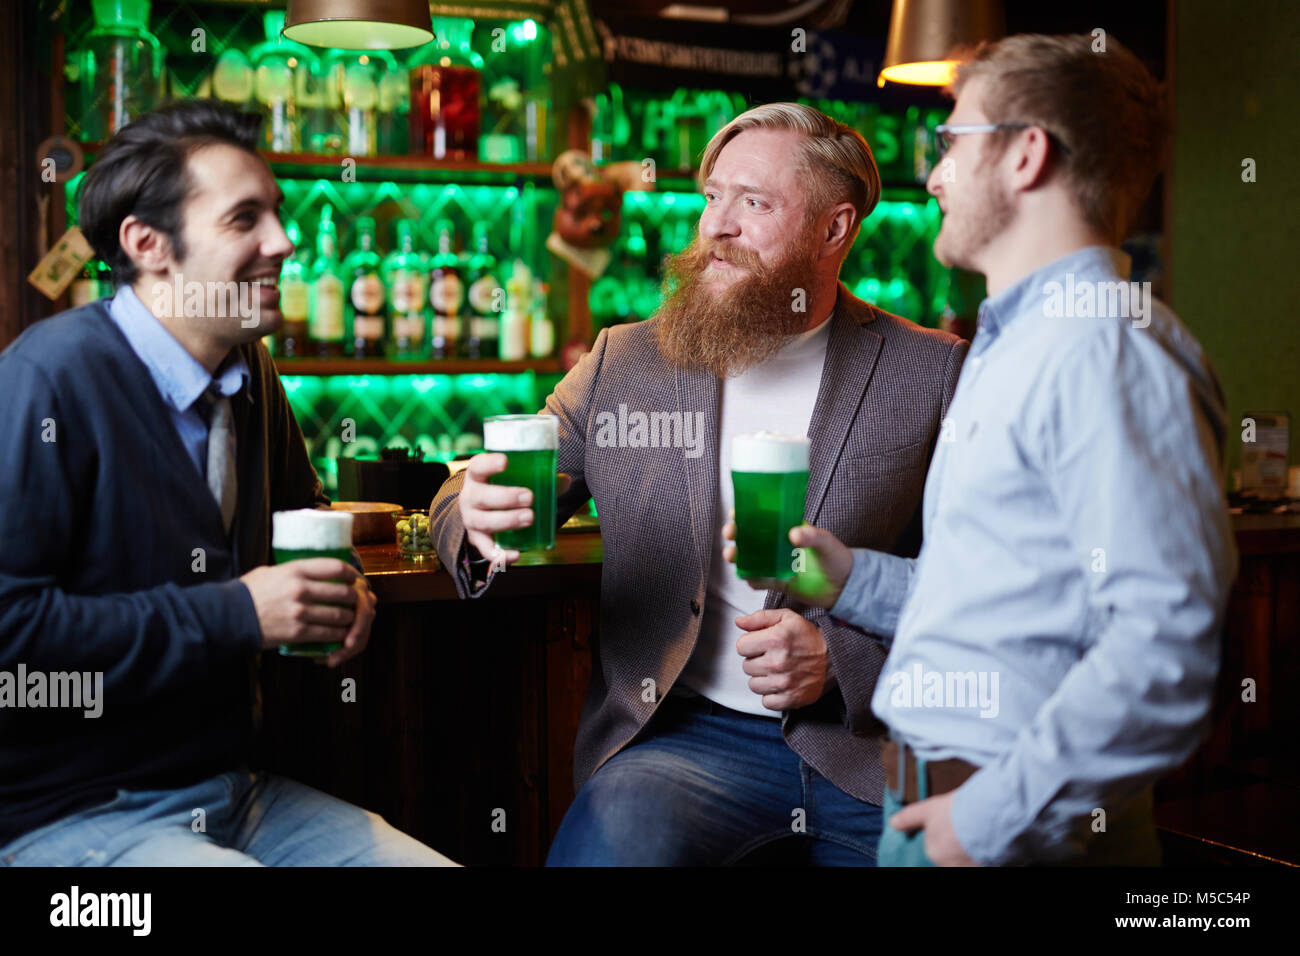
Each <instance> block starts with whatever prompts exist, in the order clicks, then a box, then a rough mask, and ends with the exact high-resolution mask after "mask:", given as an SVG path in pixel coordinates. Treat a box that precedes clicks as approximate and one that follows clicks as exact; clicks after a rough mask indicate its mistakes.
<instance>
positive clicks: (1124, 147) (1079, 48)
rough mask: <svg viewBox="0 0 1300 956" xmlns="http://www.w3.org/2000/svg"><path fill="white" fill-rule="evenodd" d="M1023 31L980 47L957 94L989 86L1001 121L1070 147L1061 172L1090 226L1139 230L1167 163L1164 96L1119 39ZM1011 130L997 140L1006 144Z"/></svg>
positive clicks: (985, 97)
mask: <svg viewBox="0 0 1300 956" xmlns="http://www.w3.org/2000/svg"><path fill="white" fill-rule="evenodd" d="M1095 46H1097V41H1096V40H1094V38H1093V37H1092V36H1091V35H1088V34H1077V35H1070V36H1043V35H1041V34H1021V35H1017V36H1009V37H1006V38H1004V39H1002V40H998V41H997V42H995V43H984V44H981V45H980V46H979V47H977V48H976V49H975V50H974V52H973V53H972V54H970V55H969V58H968V59H966V60H965V62H963V63H961V64H960V65H959V66H958V67H957V73H956V77H955V79H954V80H953V84H952V93H953V95H954V96H956V95H957V94H959V93H960V92H961V90H962V88H963V87H964V86H965V85H966V84H967V83H969V82H970V81H971V80H975V79H979V80H982V81H983V82H984V83H985V84H986V85H985V88H984V90H983V91H982V96H981V102H980V104H979V105H980V107H981V109H982V110H983V112H984V115H985V116H987V117H988V119H989V122H992V123H1026V124H1028V125H1030V126H1039V127H1042V128H1043V129H1044V130H1046V131H1047V132H1048V133H1049V134H1051V137H1052V138H1054V139H1055V140H1056V141H1057V145H1059V146H1064V147H1065V148H1064V149H1063V150H1059V149H1058V150H1057V154H1058V162H1059V163H1060V169H1061V171H1062V173H1063V174H1064V176H1065V180H1066V182H1067V183H1068V184H1069V187H1070V191H1071V193H1072V195H1073V198H1074V201H1075V204H1076V205H1077V206H1078V207H1079V211H1080V213H1082V214H1083V217H1084V219H1085V220H1086V221H1087V222H1088V224H1089V225H1090V226H1092V227H1093V228H1094V229H1096V230H1098V231H1099V232H1101V233H1102V234H1103V235H1107V236H1110V237H1111V238H1112V239H1113V240H1114V241H1116V242H1118V241H1119V240H1120V239H1122V238H1124V235H1125V234H1126V232H1127V230H1128V229H1129V228H1131V226H1132V225H1133V223H1134V221H1135V220H1136V218H1137V215H1138V213H1139V211H1140V210H1141V207H1142V202H1143V200H1144V199H1145V198H1146V196H1147V193H1148V192H1150V190H1151V185H1152V183H1154V182H1155V178H1156V175H1157V174H1158V173H1159V171H1160V169H1161V167H1162V166H1163V165H1164V161H1165V150H1166V148H1167V144H1168V139H1169V127H1170V123H1169V119H1168V116H1167V114H1166V111H1165V102H1164V97H1163V91H1162V89H1161V87H1160V84H1158V83H1157V82H1156V80H1155V78H1154V77H1153V76H1152V75H1151V74H1150V73H1149V72H1148V71H1147V69H1146V67H1144V66H1143V65H1142V63H1141V61H1140V60H1138V58H1137V57H1136V56H1134V55H1133V54H1132V53H1130V52H1129V51H1128V50H1127V49H1125V48H1124V47H1123V46H1121V45H1120V43H1119V42H1118V41H1116V40H1115V39H1114V38H1113V37H1110V36H1107V37H1105V39H1104V47H1103V48H1102V49H1104V52H1102V51H1101V50H1094V47H1095ZM1011 135H1014V134H1013V133H1012V134H1008V133H1004V134H1002V135H1001V136H999V137H997V138H995V139H994V143H995V144H999V143H1000V144H1005V143H1006V142H1008V141H1009V139H1010V136H1011Z"/></svg>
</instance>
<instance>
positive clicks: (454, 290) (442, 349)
mask: <svg viewBox="0 0 1300 956" xmlns="http://www.w3.org/2000/svg"><path fill="white" fill-rule="evenodd" d="M437 232H438V252H437V254H436V255H434V257H433V261H432V262H431V263H430V269H429V305H430V306H432V308H433V330H432V331H433V335H432V337H431V341H430V354H431V355H432V356H433V357H434V358H440V359H441V358H455V357H456V338H457V336H458V335H459V334H460V320H461V312H462V310H463V308H464V303H465V282H464V279H463V275H462V268H461V263H460V257H459V256H457V255H456V252H455V248H456V233H455V229H454V227H453V226H452V224H451V220H449V219H442V220H439V222H438V226H437Z"/></svg>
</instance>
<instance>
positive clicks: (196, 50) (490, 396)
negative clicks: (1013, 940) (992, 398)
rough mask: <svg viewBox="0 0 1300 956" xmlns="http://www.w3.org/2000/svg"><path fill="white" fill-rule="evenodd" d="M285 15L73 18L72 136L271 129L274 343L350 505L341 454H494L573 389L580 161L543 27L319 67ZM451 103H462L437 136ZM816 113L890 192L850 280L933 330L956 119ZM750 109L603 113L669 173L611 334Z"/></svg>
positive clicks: (628, 217) (646, 200)
mask: <svg viewBox="0 0 1300 956" xmlns="http://www.w3.org/2000/svg"><path fill="white" fill-rule="evenodd" d="M92 14H93V16H92ZM282 17H283V11H282V10H278V11H277V10H268V9H267V8H266V7H265V6H257V7H250V6H237V5H230V4H221V3H205V2H162V0H158V2H154V3H152V4H150V3H147V2H144V0H70V2H69V16H68V17H67V18H66V21H65V22H66V23H67V28H66V32H65V36H64V43H65V49H66V50H67V51H69V52H68V53H67V55H66V69H65V72H66V77H67V83H66V85H65V103H66V105H67V133H68V135H70V136H73V137H76V138H79V139H81V140H82V141H83V142H85V143H86V144H87V145H86V152H87V153H88V155H93V153H94V152H95V149H96V147H97V144H98V143H100V142H102V141H103V140H104V139H106V138H108V137H109V136H110V135H112V133H113V132H114V131H115V130H116V129H117V128H119V127H120V126H121V125H123V124H124V123H125V122H128V121H129V120H130V119H131V118H132V117H133V116H136V115H139V114H140V113H141V112H144V111H146V110H148V109H150V108H152V107H153V106H154V105H157V104H158V103H160V102H162V101H164V100H166V99H170V98H176V97H206V98H216V99H221V100H224V101H226V102H229V103H232V104H234V105H237V106H239V107H241V108H243V109H246V110H254V111H258V112H260V113H261V114H262V115H263V117H264V122H263V124H262V130H263V140H262V142H261V144H260V146H261V148H262V151H263V155H265V156H266V158H267V160H268V162H270V164H271V167H272V170H273V171H274V173H275V174H276V176H277V178H278V180H279V181H280V185H281V188H282V189H283V191H284V193H285V204H284V207H283V214H284V222H285V226H286V230H287V231H288V232H289V233H290V235H291V237H292V238H293V240H294V242H295V245H296V247H297V251H296V252H295V254H294V255H293V257H292V258H291V259H290V260H288V261H287V262H286V264H285V266H284V270H283V272H282V277H281V305H282V311H284V312H285V314H286V318H287V319H289V320H290V321H288V322H286V326H285V328H284V329H282V330H281V333H280V334H279V335H278V336H276V337H275V338H274V339H272V340H271V341H268V343H267V344H268V346H269V347H270V348H271V349H272V352H273V354H275V356H276V361H277V363H278V364H279V366H280V370H281V379H282V382H283V384H284V387H285V390H286V393H287V395H288V397H289V401H290V403H291V404H292V406H293V408H294V411H295V414H296V415H297V417H298V420H299V423H300V424H301V426H302V429H303V433H304V437H305V438H306V440H307V443H308V447H309V451H310V453H311V456H312V458H313V461H314V463H315V464H316V465H317V468H318V470H319V471H320V472H321V474H322V477H323V478H324V480H325V481H326V484H327V487H329V488H330V489H331V490H333V488H334V487H335V475H336V473H337V468H336V459H337V458H338V457H339V456H345V457H348V456H357V455H359V456H370V455H373V454H376V453H377V452H378V451H379V450H381V449H383V448H387V447H406V448H420V449H422V450H423V451H424V453H425V454H426V456H429V457H436V458H440V459H444V460H446V459H449V458H451V457H454V456H455V455H457V454H461V453H464V452H468V451H473V450H474V449H475V448H477V447H480V446H481V426H482V420H483V418H484V417H486V416H488V415H493V414H502V413H510V412H531V411H535V410H537V409H538V408H540V407H541V405H542V404H543V402H544V400H545V397H546V395H547V394H548V393H549V392H550V390H551V389H552V388H553V387H554V385H555V383H556V382H558V380H559V378H560V375H561V369H560V365H559V362H558V360H557V359H556V357H555V353H556V346H557V344H558V343H561V342H563V341H564V340H565V339H564V337H565V335H566V333H567V326H566V316H565V311H566V304H567V302H568V288H567V285H568V270H567V267H565V266H564V264H563V263H561V262H560V261H559V260H558V259H556V258H554V257H553V256H551V255H550V254H549V253H548V252H547V251H546V250H545V247H544V241H545V238H546V235H547V233H548V232H549V230H550V223H551V219H552V216H553V214H554V211H555V207H556V204H557V202H558V195H557V193H556V191H555V189H554V187H553V185H552V182H551V176H550V163H551V161H552V160H553V159H554V157H555V155H557V153H558V152H559V151H561V150H562V149H563V148H564V145H565V144H563V143H560V142H558V140H557V129H558V124H557V122H556V120H557V118H556V117H555V116H554V115H552V110H551V104H552V103H553V102H554V99H555V97H554V91H553V90H552V89H551V86H550V59H551V57H550V51H551V42H550V37H549V33H548V32H547V30H546V28H545V26H544V25H541V24H539V23H537V22H534V21H532V20H524V21H494V20H478V21H474V20H467V19H435V24H434V27H435V33H436V34H437V39H436V40H435V42H434V43H433V44H429V45H427V46H426V47H421V48H417V49H415V50H413V51H393V52H392V53H389V52H384V51H379V52H375V51H370V52H362V51H344V50H335V51H321V50H314V49H311V48H306V47H300V46H298V45H296V44H293V43H291V42H289V41H285V40H283V39H279V30H280V25H281V23H282ZM123 77H127V78H133V79H128V80H127V81H126V82H123V81H122V78H123ZM435 87H436V88H437V89H438V90H439V91H440V92H439V96H440V97H441V103H442V106H443V107H444V108H443V109H442V110H441V113H438V114H436V115H437V116H438V119H437V121H436V122H430V121H425V120H424V119H423V117H426V116H428V115H430V110H429V109H428V106H429V102H428V97H429V95H430V94H429V90H430V89H432V88H435ZM805 102H809V103H811V104H812V105H814V106H817V107H818V108H820V109H822V110H823V111H825V112H827V113H829V114H830V115H832V116H835V117H836V118H837V119H840V120H842V121H844V122H846V123H848V124H849V125H851V126H853V127H854V128H855V129H857V130H859V131H860V132H862V133H863V135H864V136H865V137H866V138H867V140H868V142H869V143H871V144H872V147H873V149H874V151H875V155H876V159H877V162H878V165H879V167H880V171H881V175H882V179H883V180H884V182H885V190H884V194H883V195H884V198H883V201H882V202H880V204H879V205H878V206H877V207H876V209H875V211H874V212H873V213H872V215H871V217H870V218H869V219H868V221H867V222H866V223H864V225H863V227H862V230H861V233H860V235H859V237H858V240H857V242H856V243H855V245H854V248H853V250H852V252H851V253H850V256H849V258H848V259H847V261H846V262H845V265H844V269H843V271H842V274H841V277H842V278H843V280H844V282H845V283H846V285H848V287H849V288H850V289H851V290H852V291H853V292H855V293H856V294H857V295H859V296H861V297H862V298H864V299H867V300H868V301H872V302H874V303H876V304H878V305H880V306H881V307H882V308H886V309H888V310H890V311H893V312H897V313H899V314H901V315H904V316H907V317H909V318H912V319H914V320H916V321H918V322H921V323H923V324H927V325H934V324H936V322H937V318H938V316H939V314H940V312H941V311H942V308H943V304H944V301H945V297H946V294H947V287H946V282H947V273H946V271H945V270H943V269H941V268H940V267H938V266H937V265H936V264H935V262H934V260H933V258H932V256H931V255H930V254H929V248H930V245H931V242H932V240H933V237H934V235H935V233H936V232H937V229H938V222H939V216H938V210H937V207H936V206H935V204H934V203H933V201H932V200H930V198H929V197H928V196H927V195H926V193H925V191H924V186H923V183H924V179H925V176H926V174H927V173H928V172H929V164H930V163H932V162H933V161H934V157H933V153H932V151H931V149H930V148H929V146H928V143H929V142H930V138H929V136H928V135H927V132H928V129H930V128H932V127H933V125H934V124H935V123H937V122H940V121H941V118H940V116H939V115H938V114H937V113H934V112H933V111H924V112H923V111H920V110H917V109H915V108H914V109H909V110H907V111H905V112H904V111H893V112H891V111H886V110H883V109H881V108H879V107H878V106H876V105H875V104H860V103H843V102H831V101H825V100H806V101H805ZM748 105H749V104H747V103H746V102H745V101H744V99H743V97H741V96H739V95H737V94H734V93H727V92H723V91H717V90H689V89H679V90H676V91H674V92H673V93H671V94H667V95H665V94H664V93H662V92H649V91H641V90H634V89H628V90H624V89H621V88H620V87H619V86H618V85H616V84H611V85H610V86H609V87H608V88H607V89H606V91H605V92H603V93H602V94H600V95H598V96H597V97H596V98H595V102H594V106H595V110H594V113H593V116H592V140H591V154H592V157H593V159H594V160H595V162H596V163H597V164H598V165H600V164H604V163H607V162H613V161H619V160H625V159H627V160H636V161H639V162H643V161H644V160H645V159H647V158H649V159H652V160H654V162H655V167H656V171H657V175H656V189H655V191H654V192H648V193H646V192H630V193H627V194H626V195H625V196H624V205H623V228H622V231H621V235H620V237H619V239H618V241H617V243H616V244H615V246H614V247H613V249H612V250H611V251H612V253H613V258H612V263H611V266H610V268H609V269H608V270H607V272H606V273H605V274H604V275H603V276H601V277H599V278H598V279H597V280H596V281H595V282H594V283H592V286H591V290H590V295H589V298H588V302H589V306H590V311H591V320H592V321H591V335H592V336H593V337H594V335H595V334H596V333H597V332H598V331H599V330H600V329H601V328H604V327H606V326H609V325H613V324H616V323H620V322H630V321H638V320H640V319H644V318H647V317H648V316H649V315H650V314H651V313H652V312H653V311H654V309H655V308H656V307H657V305H658V303H659V290H660V283H661V278H662V262H663V258H664V256H666V255H668V254H670V253H675V252H678V251H680V250H681V249H682V248H684V247H685V246H686V244H687V243H689V242H690V240H691V239H692V238H693V236H694V232H695V226H696V222H697V220H698V217H699V214H700V212H701V210H702V209H703V206H704V201H703V197H702V196H701V195H700V194H699V192H698V190H697V188H696V186H695V183H694V178H693V168H692V167H693V165H694V164H695V163H697V162H698V160H699V157H700V155H701V154H702V153H703V150H704V146H705V145H706V144H707V142H708V140H709V138H710V137H711V136H712V135H713V133H714V132H715V131H716V130H717V129H718V128H720V127H721V126H722V125H724V124H725V123H727V122H728V121H730V120H731V119H732V118H733V117H734V116H736V115H738V114H739V113H740V112H743V111H744V110H745V109H746V108H747V107H748ZM417 118H419V119H417ZM76 185H77V180H73V181H72V182H71V183H69V188H68V190H67V193H66V196H67V208H68V218H69V222H75V219H76V210H75V196H76ZM106 280H107V274H106V269H104V267H103V265H102V263H97V262H96V263H91V264H90V265H88V266H87V269H86V271H85V272H84V273H83V276H82V277H81V280H80V281H79V282H78V283H76V284H75V285H74V289H73V293H72V295H73V300H74V301H78V300H83V299H86V298H90V297H94V296H96V295H100V294H106V293H107V292H108V291H111V287H109V286H108V285H107V281H106ZM345 435H348V436H351V438H350V439H349V440H347V441H344V436H345Z"/></svg>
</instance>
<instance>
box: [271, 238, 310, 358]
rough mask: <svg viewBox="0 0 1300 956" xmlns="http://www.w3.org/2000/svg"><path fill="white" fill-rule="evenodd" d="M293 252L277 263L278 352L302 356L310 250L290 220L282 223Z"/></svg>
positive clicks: (308, 295) (305, 333) (293, 356)
mask: <svg viewBox="0 0 1300 956" xmlns="http://www.w3.org/2000/svg"><path fill="white" fill-rule="evenodd" d="M284 231H285V233H286V234H287V235H288V236H289V241H290V242H292V243H293V254H292V255H290V256H289V258H288V259H285V260H284V265H282V266H281V267H280V314H281V315H282V316H284V324H283V325H281V326H280V334H279V349H278V354H280V355H282V356H284V357H285V358H302V357H303V356H304V355H306V354H308V348H307V341H308V340H307V317H308V315H309V314H310V312H311V307H310V299H311V270H310V268H309V266H308V260H309V259H310V257H311V250H310V249H308V248H307V246H306V244H305V243H303V241H302V230H301V229H300V228H299V227H298V223H296V222H294V221H293V220H290V221H289V225H288V226H286V227H285V230H284Z"/></svg>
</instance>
